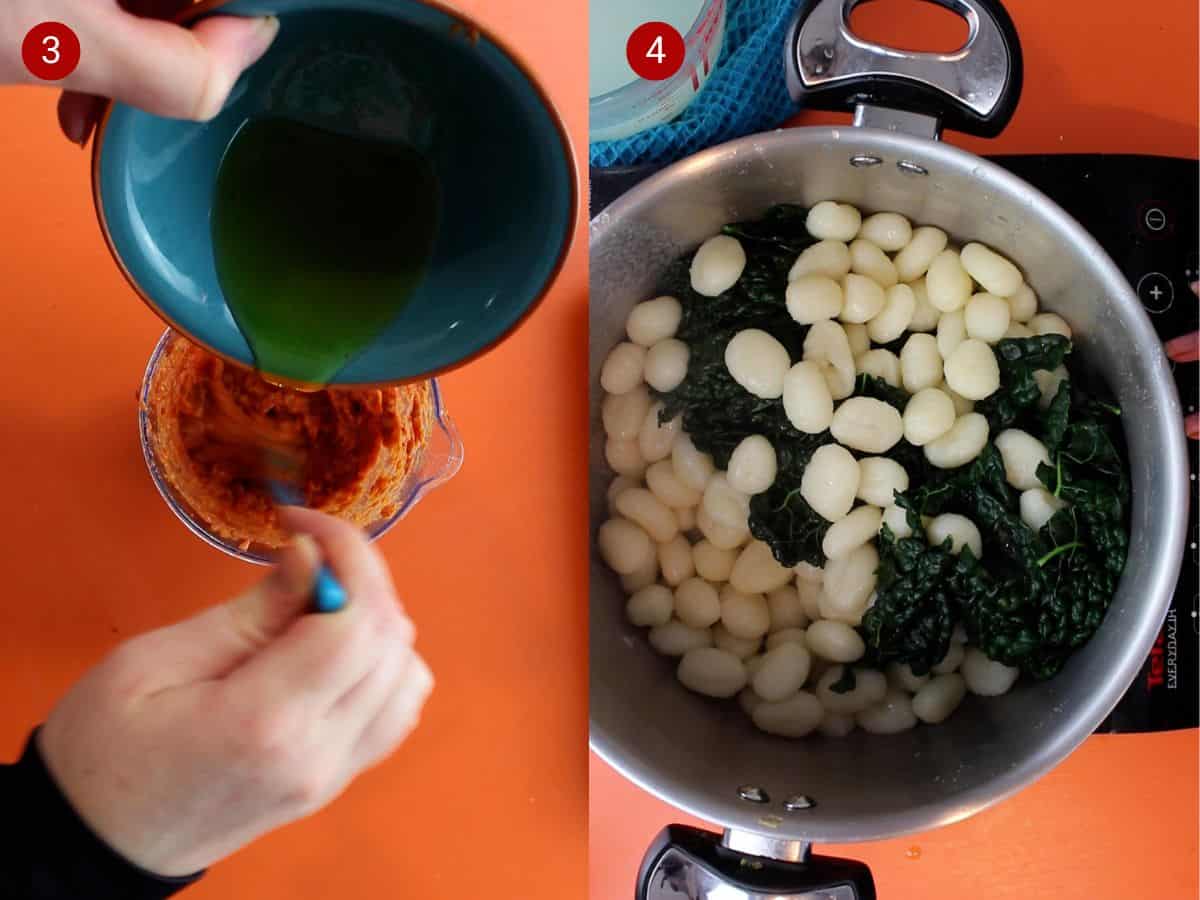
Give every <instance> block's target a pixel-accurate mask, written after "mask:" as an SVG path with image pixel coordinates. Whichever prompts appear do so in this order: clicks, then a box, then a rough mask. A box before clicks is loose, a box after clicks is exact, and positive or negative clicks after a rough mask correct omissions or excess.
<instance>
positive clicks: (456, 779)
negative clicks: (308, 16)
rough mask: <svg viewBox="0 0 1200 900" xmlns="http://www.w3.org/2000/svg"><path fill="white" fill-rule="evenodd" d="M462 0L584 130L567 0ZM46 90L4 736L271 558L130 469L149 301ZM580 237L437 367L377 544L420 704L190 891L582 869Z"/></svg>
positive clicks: (489, 882) (371, 885)
mask: <svg viewBox="0 0 1200 900" xmlns="http://www.w3.org/2000/svg"><path fill="white" fill-rule="evenodd" d="M0 2H3V0H0ZM457 5H458V6H459V7H460V8H462V9H464V10H466V11H475V12H478V13H479V16H480V20H481V21H482V22H483V24H485V25H486V26H488V27H490V28H491V29H492V30H494V31H495V32H497V33H501V34H503V35H504V36H505V38H506V40H507V42H508V43H509V44H510V45H512V46H514V47H515V48H517V50H518V52H520V53H521V54H523V55H524V56H525V57H526V58H527V59H528V60H530V61H531V64H532V66H533V68H534V69H535V71H536V72H538V73H539V75H540V76H541V78H542V79H543V80H544V82H545V84H546V86H547V88H548V91H549V93H550V94H551V95H552V97H553V100H554V102H555V103H556V104H557V106H558V108H559V110H560V111H561V113H562V114H563V115H564V117H565V118H566V120H567V124H568V126H569V128H570V130H571V133H572V137H573V140H574V142H575V146H576V148H577V150H578V151H580V152H581V153H582V151H583V150H584V148H585V146H586V128H587V119H586V116H587V113H586V99H585V98H586V92H587V89H586V73H585V66H586V63H585V57H584V54H583V53H582V52H581V47H582V41H583V35H584V33H585V31H586V28H587V26H586V23H585V15H584V13H585V6H584V3H583V2H582V0H572V2H570V3H567V4H551V5H546V4H533V3H529V2H527V0H526V2H522V0H457ZM68 24H69V23H68ZM0 52H12V51H11V48H3V49H2V51H0ZM84 52H86V48H84ZM54 102H55V95H54V94H53V93H52V92H51V91H49V90H41V89H26V88H21V89H16V88H2V89H0V134H2V135H3V137H2V138H0V293H2V300H0V335H2V336H3V350H2V352H3V357H2V358H3V361H4V369H5V371H7V372H8V376H7V380H6V382H5V384H6V389H5V390H4V391H2V392H0V423H2V424H0V432H2V433H3V435H4V440H3V441H0V473H2V474H0V479H2V481H0V484H3V490H4V496H5V501H6V502H5V509H7V510H8V514H7V515H6V516H5V517H3V518H2V519H0V548H2V550H0V556H2V558H3V560H4V570H5V583H6V589H5V598H4V601H3V602H2V603H0V761H3V760H11V759H14V758H15V757H16V755H17V753H18V752H19V749H20V747H21V745H22V742H23V741H24V739H25V737H26V734H27V732H28V730H29V729H30V728H31V727H32V726H33V725H34V724H36V723H37V722H39V721H41V720H42V719H43V718H44V717H45V715H46V713H47V712H48V711H49V709H50V708H51V706H52V704H53V703H54V701H55V699H56V698H57V697H58V696H59V695H61V694H62V692H63V691H64V690H65V689H66V688H67V687H68V686H69V685H70V684H71V683H72V682H73V681H74V680H75V679H76V678H78V677H79V675H80V674H81V673H82V672H83V671H84V670H85V669H86V668H87V667H88V666H89V665H90V664H92V663H93V662H94V661H96V660H97V659H98V658H99V657H100V656H101V655H102V654H103V653H104V652H105V651H107V650H108V649H109V648H111V647H112V646H114V645H115V644H116V643H117V642H118V641H120V640H121V639H122V638H124V637H127V636H130V635H133V634H135V633H138V632H141V631H144V630H146V629H149V628H153V627H156V626H159V625H164V624H167V623H169V622H172V621H175V620H177V619H179V618H181V617H183V616H186V615H188V614H190V613H192V612H193V611H195V610H197V609H198V608H200V607H203V606H206V605H208V604H211V603H214V602H218V601H221V600H223V599H225V598H227V597H228V596H230V595H232V594H233V593H235V592H237V591H240V590H242V589H244V588H245V587H246V586H248V585H249V584H250V583H252V581H254V580H255V579H256V578H258V577H260V576H261V575H262V570H259V569H256V568H253V567H249V566H247V565H245V564H243V563H240V562H236V561H234V560H231V559H228V558H226V557H224V556H222V555H220V554H218V553H217V552H216V551H214V550H211V549H209V548H208V547H207V546H205V545H204V544H202V543H201V542H200V541H198V540H197V539H196V538H194V537H192V535H191V534H190V533H188V532H187V531H186V530H185V528H184V527H183V525H181V524H180V523H179V522H178V521H176V520H175V518H174V517H173V516H172V514H171V513H170V512H169V511H168V509H167V508H166V506H165V505H164V504H163V503H162V501H161V500H160V499H159V497H158V495H157V493H156V492H155V489H154V487H153V485H152V484H151V481H150V478H149V476H148V475H147V473H146V469H145V466H144V464H143V462H142V458H141V452H140V449H139V446H138V439H137V428H136V392H137V388H138V385H139V383H140V381H141V377H142V372H143V369H144V368H145V365H146V360H147V358H148V357H149V354H150V351H151V348H152V347H153V346H154V342H155V341H156V339H157V338H158V336H159V334H161V332H162V330H163V326H162V324H161V323H160V322H159V321H158V319H156V318H155V317H154V316H153V315H152V314H151V313H150V312H149V311H148V310H147V309H146V308H145V307H144V306H143V305H142V303H141V302H140V301H139V300H138V299H137V297H136V296H135V295H134V294H133V292H132V291H131V290H130V289H129V287H128V286H127V285H126V283H125V282H124V281H123V280H122V278H121V276H120V274H119V273H118V271H117V268H116V266H115V265H114V264H113V262H112V260H111V258H110V257H109V255H108V252H107V250H106V249H105V246H104V242H103V240H102V239H101V236H100V232H99V229H98V228H97V225H96V222H95V217H94V215H93V212H92V201H91V191H90V187H89V166H88V163H89V158H90V153H87V154H85V153H84V152H82V151H81V150H80V149H79V148H78V147H74V146H72V145H71V144H69V143H68V142H67V141H66V140H65V139H64V138H63V137H62V136H61V135H60V134H59V133H58V129H57V125H56V121H55V114H54ZM581 199H582V198H581ZM582 207H586V203H581V208H582ZM579 221H580V225H581V226H582V225H583V223H584V215H583V214H582V213H581V215H580V220H579ZM586 253H587V246H586V240H585V239H584V232H581V233H580V234H579V236H578V237H577V240H576V245H575V252H574V254H573V256H572V258H571V260H570V262H569V264H568V265H567V267H566V270H565V272H564V273H563V275H562V277H561V279H560V281H559V282H558V285H557V288H556V289H555V291H554V292H553V294H552V295H551V296H550V297H549V298H548V299H547V301H546V302H545V303H544V304H543V306H542V307H541V309H540V310H539V311H538V313H537V314H536V315H535V316H533V318H532V319H531V320H530V321H529V322H528V323H527V324H526V325H525V327H524V328H522V329H521V330H520V331H519V332H518V333H517V335H516V336H515V337H513V338H512V339H511V340H510V341H508V342H507V343H506V344H504V345H503V346H502V347H501V348H499V349H498V350H496V351H494V352H493V353H491V354H489V355H487V356H485V357H484V358H483V359H481V360H480V361H478V362H477V363H475V364H474V365H472V366H470V367H469V368H468V369H466V370H463V371H460V372H456V373H454V374H452V375H449V376H447V377H446V378H445V379H444V380H443V385H444V388H445V394H446V401H447V404H448V407H449V410H450V413H451V415H452V416H453V418H454V419H455V421H456V422H457V423H458V425H459V427H460V429H461V431H462V436H463V440H464V442H465V444H466V456H467V461H466V465H465V467H464V468H463V470H462V472H461V473H460V474H459V475H458V477H457V478H456V479H455V480H454V481H452V482H450V484H449V485H447V486H445V487H443V488H441V489H440V490H438V491H436V492H434V493H433V494H432V495H431V496H430V497H429V498H428V499H426V500H425V501H424V502H423V503H422V505H421V506H420V507H418V508H417V510H416V511H415V512H414V513H413V515H412V516H411V517H410V518H409V519H406V520H405V521H404V522H402V523H401V524H400V525H399V526H398V527H397V528H396V530H395V531H393V532H392V533H391V534H389V535H388V536H387V537H386V538H385V539H384V540H383V541H382V543H381V546H382V548H383V550H384V552H385V553H386V554H387V556H388V559H389V560H390V562H391V565H392V569H393V571H394V573H395V576H396V579H397V583H398V586H399V589H400V593H401V595H402V597H403V599H404V601H405V603H406V604H407V607H408V610H409V612H410V613H411V614H412V616H413V618H414V619H415V620H416V622H417V626H418V629H419V632H420V633H419V638H418V645H419V647H420V649H421V651H422V652H423V653H424V655H425V656H426V658H427V659H428V660H429V662H430V664H431V666H432V668H433V670H434V672H435V674H436V676H437V681H438V685H437V689H436V691H435V693H434V695H433V697H432V698H431V700H430V703H429V705H428V706H427V707H426V713H425V718H424V721H423V723H422V725H421V727H420V729H419V730H418V731H417V733H416V734H415V735H414V736H413V737H412V738H411V740H410V741H409V742H408V743H407V744H406V745H405V746H404V747H403V748H402V749H401V750H400V751H399V752H398V753H397V754H396V755H395V756H394V757H393V758H392V759H391V760H390V761H388V762H387V763H386V764H384V765H383V766H381V767H379V768H377V769H375V770H373V771H371V772H369V773H368V774H367V775H365V776H364V777H363V778H361V779H360V780H359V781H358V782H357V783H355V784H354V785H353V786H352V787H351V788H350V789H349V791H348V792H347V793H346V794H345V795H344V796H343V797H342V798H340V799H339V800H338V801H337V802H335V803H334V805H333V806H332V807H330V808H329V809H327V810H325V811H324V812H321V813H319V814H318V815H316V816H314V817H312V818H310V819H308V820H306V821H304V822H301V823H298V824H296V825H293V826H290V827H288V828H285V829H283V830H282V831H279V832H277V833H275V834H273V835H271V836H269V837H267V838H266V839H264V840H263V841H261V842H260V843H258V844H256V845H254V846H252V847H250V848H249V849H247V850H245V851H243V852H241V853H239V854H237V855H236V856H235V857H234V858H232V859H231V860H229V861H228V862H226V863H223V864H220V865H218V866H216V867H214V868H213V870H212V871H211V872H210V873H209V875H208V876H207V878H205V879H204V880H203V881H202V882H201V883H200V884H199V885H197V886H196V887H195V888H193V889H190V890H189V891H187V892H186V893H185V894H184V896H186V897H188V898H195V900H204V898H211V900H243V898H246V900H250V898H253V900H274V898H279V900H284V898H287V900H301V898H314V900H316V898H320V900H329V898H348V900H349V898H374V897H379V898H383V897H405V898H420V900H441V898H451V897H453V898H460V897H466V896H497V897H500V896H504V897H508V896H511V897H514V898H516V897H519V898H527V900H541V898H544V900H562V898H575V897H582V896H583V895H584V893H585V892H586V864H585V858H586V815H587V808H586V796H587V794H586V791H587V782H586V765H587V754H586V749H585V748H586V740H587V736H586V729H587V720H586V717H587V711H586V710H587V705H586V704H587V696H586V691H587V688H586V661H587V646H586V641H587V638H586V616H585V603H586V599H585V598H586V596H587V587H586V572H585V567H586V559H587V553H586V551H585V549H584V548H585V544H586V541H587V522H586V503H587V500H586V479H585V477H584V476H583V474H582V473H583V466H584V460H585V458H586V452H585V442H586V439H587V438H586V435H587V412H586V408H585V406H586V400H585V398H586V396H587V385H586V379H587V376H586V371H585V350H584V348H585V346H586V329H587V307H586V300H587V294H586V290H587V281H586ZM2 804H3V798H0V805H2Z"/></svg>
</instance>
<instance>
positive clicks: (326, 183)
mask: <svg viewBox="0 0 1200 900" xmlns="http://www.w3.org/2000/svg"><path fill="white" fill-rule="evenodd" d="M438 216H439V190H438V184H437V179H436V177H435V175H434V172H433V169H432V167H431V165H430V163H429V161H428V160H427V159H426V158H425V157H424V156H423V155H422V154H421V153H420V152H418V151H417V150H415V149H414V148H412V147H410V146H408V145H405V144H399V143H394V142H384V141H378V140H371V139H364V138H356V137H348V136H346V135H341V134H335V133H333V132H329V131H324V130H321V129H317V128H313V127H310V126H308V125H303V124H300V123H297V122H292V121H288V120H285V119H276V118H264V119H257V120H252V121H250V122H247V123H246V124H245V125H244V126H243V127H242V128H241V130H240V131H239V132H238V133H237V135H236V136H235V137H234V139H233V141H232V142H231V143H230V145H229V147H228V149H227V150H226V151H225V156H224V159H223V160H222V161H221V167H220V171H219V172H218V174H217V184H216V198H215V201H214V204H213V214H212V232H213V250H214V254H215V257H216V266H217V276H218V278H219V280H220V284H221V289H222V291H223V292H224V294H225V300H226V303H228V305H229V308H230V310H231V311H232V313H233V316H234V319H235V320H236V322H237V324H238V327H239V328H240V329H241V331H242V334H243V335H244V336H245V338H246V341H247V343H249V345H250V349H251V351H252V352H253V353H254V359H255V363H256V365H257V367H258V369H259V371H260V372H261V373H262V374H263V375H264V376H266V377H268V378H270V379H272V380H276V381H279V382H281V383H288V384H294V385H307V386H312V387H318V386H323V385H326V384H328V383H329V382H330V381H331V380H333V379H334V377H335V376H336V375H337V373H338V372H339V371H340V370H341V369H342V368H343V367H344V366H345V365H346V363H347V362H349V361H350V360H351V359H352V358H353V357H354V356H355V355H357V354H358V353H359V352H360V351H362V350H363V349H364V348H366V347H367V346H368V345H369V344H370V343H371V342H372V341H373V340H375V339H376V338H377V337H379V335H380V334H381V333H382V332H383V331H384V330H385V329H386V328H387V327H388V325H389V324H390V323H391V322H392V321H393V320H394V319H395V318H396V316H397V315H398V314H399V313H400V311H401V310H402V309H403V308H404V307H405V305H406V304H407V303H408V301H409V299H410V297H411V296H412V293H413V291H414V290H415V289H416V288H417V286H418V284H419V283H420V281H421V278H422V276H423V274H424V271H425V267H426V265H427V263H428V260H429V256H430V253H431V250H432V247H433V241H434V236H435V233H436V231H437V225H438Z"/></svg>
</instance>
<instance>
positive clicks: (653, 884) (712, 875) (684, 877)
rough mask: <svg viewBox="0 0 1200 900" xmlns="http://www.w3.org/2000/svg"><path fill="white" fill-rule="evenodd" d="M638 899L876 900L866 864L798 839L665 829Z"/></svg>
mask: <svg viewBox="0 0 1200 900" xmlns="http://www.w3.org/2000/svg"><path fill="white" fill-rule="evenodd" d="M635 897H636V900H876V895H875V881H874V879H873V878H872V877H871V870H870V869H868V868H867V867H866V866H865V865H864V864H863V863H860V862H857V861H855V860H852V859H838V858H837V857H833V856H814V855H812V854H810V853H809V852H808V845H807V844H805V843H803V842H801V841H781V840H778V839H776V838H767V837H760V836H758V835H752V834H748V833H746V832H735V831H727V832H725V835H724V836H723V837H722V836H719V835H716V834H713V833H712V832H709V831H702V830H700V829H699V828H690V827H688V826H686V825H668V826H667V827H666V828H664V829H663V830H662V831H661V832H659V835H658V837H656V838H655V839H654V843H653V844H651V845H650V849H649V850H648V851H647V852H646V856H645V858H644V859H643V860H642V867H641V871H640V872H639V873H638V883H637V893H636V895H635Z"/></svg>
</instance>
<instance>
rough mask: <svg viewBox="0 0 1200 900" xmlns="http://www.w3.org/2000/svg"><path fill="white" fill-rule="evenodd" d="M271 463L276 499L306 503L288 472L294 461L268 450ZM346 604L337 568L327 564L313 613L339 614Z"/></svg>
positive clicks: (286, 503) (315, 593)
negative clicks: (334, 568)
mask: <svg viewBox="0 0 1200 900" xmlns="http://www.w3.org/2000/svg"><path fill="white" fill-rule="evenodd" d="M267 466H268V470H269V472H270V474H269V475H268V477H267V483H268V484H269V485H270V487H271V495H272V496H273V497H274V498H275V502H276V503H278V504H280V505H281V506H303V505H304V498H303V497H302V496H301V495H300V490H299V488H297V487H296V485H295V483H294V480H293V479H292V478H289V477H287V475H288V473H290V472H294V471H295V467H294V465H292V463H291V461H290V460H288V459H286V458H285V457H284V456H283V455H282V454H279V453H275V452H271V451H268V453H267ZM345 606H346V589H345V588H344V587H342V583H341V582H340V581H338V580H337V576H336V575H334V574H333V570H332V569H330V568H329V566H327V565H322V566H321V568H320V570H319V571H318V572H317V580H316V581H315V582H314V584H313V603H312V608H313V612H317V613H335V612H338V611H340V610H342V609H344V608H345Z"/></svg>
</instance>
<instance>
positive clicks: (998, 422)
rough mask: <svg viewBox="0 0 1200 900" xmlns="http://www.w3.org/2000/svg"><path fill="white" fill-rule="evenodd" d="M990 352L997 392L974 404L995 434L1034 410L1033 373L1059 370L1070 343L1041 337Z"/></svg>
mask: <svg viewBox="0 0 1200 900" xmlns="http://www.w3.org/2000/svg"><path fill="white" fill-rule="evenodd" d="M993 350H994V351H995V353H996V362H997V363H998V364H999V366H1000V389H999V390H998V391H996V392H995V393H994V394H992V396H990V397H988V398H987V399H986V400H981V401H979V402H978V403H976V404H975V411H976V412H977V413H982V414H983V415H984V416H986V417H987V420H988V425H989V426H990V428H991V433H992V434H997V433H998V432H1000V431H1003V430H1004V429H1005V428H1009V427H1010V426H1012V425H1013V424H1015V423H1016V422H1017V421H1018V420H1019V419H1020V418H1021V417H1022V416H1023V415H1024V414H1025V413H1026V411H1028V410H1031V409H1034V408H1036V405H1037V402H1038V399H1039V398H1040V397H1041V391H1040V390H1039V388H1038V384H1037V379H1035V378H1034V375H1033V373H1034V372H1037V371H1039V370H1044V371H1050V370H1052V369H1056V368H1058V367H1059V366H1061V365H1062V364H1063V361H1064V360H1065V359H1066V357H1067V354H1068V353H1070V352H1071V342H1070V341H1069V340H1068V339H1067V338H1065V337H1063V336H1062V335H1061V334H1042V335H1037V336H1036V337H1028V338H1007V339H1005V340H1002V341H1000V342H999V343H998V344H996V346H995V347H994V348H993Z"/></svg>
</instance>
